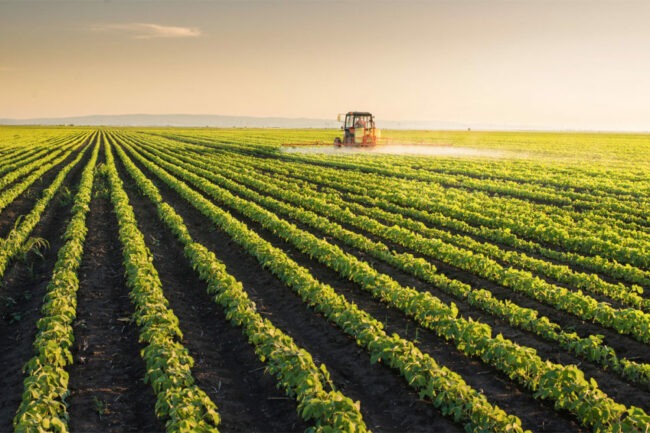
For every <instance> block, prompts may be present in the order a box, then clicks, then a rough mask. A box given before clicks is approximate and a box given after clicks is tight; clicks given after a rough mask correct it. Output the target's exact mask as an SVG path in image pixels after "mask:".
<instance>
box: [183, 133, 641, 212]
mask: <svg viewBox="0 0 650 433" xmlns="http://www.w3.org/2000/svg"><path fill="white" fill-rule="evenodd" d="M185 139H186V140H188V141H192V142H200V143H202V144H207V145H212V144H214V143H213V140H209V141H207V142H206V141H205V140H198V139H197V137H196V136H192V137H185ZM247 142H248V143H249V144H247V145H240V144H239V143H237V144H235V143H228V147H230V148H231V149H233V150H238V151H242V150H244V149H245V153H248V154H262V155H263V156H268V155H269V154H271V155H272V156H273V157H276V158H278V157H279V158H282V159H284V160H287V161H291V162H298V161H300V162H305V163H309V164H318V165H323V166H330V167H337V168H346V169H352V170H356V171H359V170H360V171H363V172H365V173H376V174H381V175H383V176H388V177H391V178H398V179H404V180H418V181H423V182H426V183H435V184H438V185H442V186H444V187H446V188H463V189H470V190H473V191H485V192H487V193H489V194H498V195H499V196H509V197H514V198H523V199H526V200H532V201H537V202H542V203H553V204H555V205H559V206H565V207H566V206H575V207H576V208H579V209H580V210H582V209H591V208H595V211H602V215H604V216H606V217H608V216H609V217H614V218H623V219H624V220H629V219H630V217H631V216H632V215H637V217H636V218H634V219H633V220H635V221H642V222H643V221H645V222H647V220H644V219H643V218H644V217H645V211H644V210H643V208H641V209H639V206H634V205H633V204H632V203H630V204H629V205H628V204H626V202H625V201H621V200H618V199H615V198H614V197H611V198H610V197H603V196H602V195H596V196H594V195H592V194H591V193H590V192H589V191H586V192H576V191H573V190H568V191H567V190H561V191H558V190H556V189H554V188H553V187H548V186H545V185H538V186H537V187H536V188H534V189H531V188H529V187H527V186H526V185H521V184H519V183H517V182H512V181H510V180H508V179H476V178H473V177H470V176H465V175H459V174H453V173H437V172H432V171H428V170H417V169H415V168H413V167H412V166H411V165H412V163H409V164H404V163H402V160H401V159H400V158H398V157H392V158H391V159H390V160H380V159H372V160H368V159H361V158H357V159H355V158H353V157H352V158H351V157H349V156H347V155H346V156H345V157H344V158H343V157H336V156H332V155H328V156H327V157H323V156H320V155H303V154H277V153H276V152H275V150H274V149H264V148H261V147H259V144H260V143H259V142H255V146H253V145H251V144H250V143H252V142H254V141H253V140H247ZM409 161H410V160H409ZM577 215H579V213H577Z"/></svg>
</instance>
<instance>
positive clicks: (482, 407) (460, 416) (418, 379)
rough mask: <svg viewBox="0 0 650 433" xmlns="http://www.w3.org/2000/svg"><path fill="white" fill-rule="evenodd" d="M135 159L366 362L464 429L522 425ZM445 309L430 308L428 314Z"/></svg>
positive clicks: (163, 174) (210, 207)
mask: <svg viewBox="0 0 650 433" xmlns="http://www.w3.org/2000/svg"><path fill="white" fill-rule="evenodd" d="M121 145H123V146H124V147H126V149H127V150H129V151H130V152H131V154H132V155H133V156H135V157H136V158H137V159H138V160H139V161H140V162H141V163H143V164H144V165H145V166H146V167H147V168H148V169H149V170H151V171H152V172H153V173H155V174H156V176H158V177H159V178H160V179H161V180H162V181H163V182H165V183H166V184H168V185H169V186H170V187H171V188H173V189H174V190H176V191H177V192H178V193H179V195H181V196H182V197H183V198H185V199H186V200H187V201H188V202H189V203H190V204H191V205H193V206H194V207H196V208H197V209H198V210H199V211H201V212H202V213H203V214H204V215H205V216H206V217H208V218H209V219H210V221H212V222H213V223H214V224H216V225H217V226H218V227H220V228H221V229H223V230H224V231H225V232H227V233H228V234H229V235H230V236H231V237H232V239H233V240H234V241H235V242H237V243H238V244H239V245H241V246H242V247H243V248H244V249H245V250H246V251H248V252H249V254H251V255H253V256H254V257H255V258H256V259H257V260H258V261H259V262H260V264H261V265H262V266H263V267H265V268H267V269H269V270H270V271H271V272H272V273H273V274H275V275H276V276H277V277H278V278H280V280H282V281H283V282H284V283H285V284H286V285H287V286H289V287H290V288H291V289H293V290H295V291H296V292H298V293H299V294H300V296H301V297H302V299H303V300H304V301H305V302H307V303H308V304H309V305H311V306H312V308H314V309H315V310H317V311H319V312H321V313H322V314H323V315H324V316H325V317H327V318H328V319H329V320H330V321H331V322H333V323H335V324H337V325H338V326H339V327H341V328H342V329H343V330H344V331H345V332H346V333H347V334H349V335H351V336H352V337H354V338H355V340H356V342H357V344H358V345H360V346H362V347H365V348H366V349H367V350H368V351H369V352H370V354H371V360H372V362H378V361H380V360H381V361H383V362H385V363H387V364H388V365H389V366H390V367H392V368H394V369H397V370H399V372H400V373H401V374H402V376H403V377H404V378H405V379H406V380H407V381H408V383H409V384H410V385H411V386H412V387H414V388H415V389H416V390H418V391H419V392H420V395H421V397H423V398H424V397H427V398H429V399H431V401H432V402H433V404H434V405H435V406H436V407H438V408H440V409H441V410H442V412H443V414H445V415H452V416H453V417H454V419H455V420H456V421H457V422H462V423H463V424H465V425H466V428H467V429H468V430H472V431H481V430H491V431H522V428H521V421H520V420H519V419H518V418H516V417H514V416H508V415H507V414H505V413H504V412H503V411H502V410H501V409H499V408H498V407H496V406H493V405H491V404H490V403H489V402H488V401H487V399H486V398H485V396H484V395H483V394H481V393H478V392H477V391H476V390H474V389H472V388H471V387H470V386H468V385H467V384H466V383H465V382H464V380H463V379H462V378H461V377H460V376H459V375H458V374H456V373H454V372H452V371H450V370H449V369H447V368H446V367H441V366H439V365H438V364H437V363H436V362H435V360H434V359H433V358H431V357H430V356H429V355H426V354H423V353H422V352H421V351H420V350H419V349H418V348H416V347H415V346H414V345H413V343H411V342H409V341H406V340H404V339H402V338H400V337H399V336H397V335H393V336H392V337H389V336H388V335H387V334H386V332H385V331H384V330H383V326H382V325H381V323H380V322H378V321H377V320H375V319H374V318H372V317H371V316H369V315H368V314H367V313H365V312H364V311H362V310H360V309H359V308H358V307H357V306H356V305H355V304H353V303H350V302H348V301H347V300H346V299H345V298H344V297H343V296H341V295H338V294H337V293H336V292H335V291H334V290H333V289H332V287H330V286H329V285H326V284H323V283H321V282H319V281H318V280H316V279H314V277H313V276H312V275H311V274H310V273H309V272H308V271H307V270H306V269H304V268H302V267H301V266H299V265H298V264H297V263H296V262H294V261H293V260H291V259H290V258H289V257H288V256H287V255H286V254H285V253H284V252H283V251H282V250H280V249H278V248H275V247H273V246H272V245H271V244H269V243H268V242H266V241H265V240H263V239H262V238H261V237H259V235H257V234H256V233H254V232H253V231H251V230H249V229H248V228H247V227H246V225H245V224H243V223H241V222H240V221H238V220H236V219H235V218H233V217H232V216H231V215H230V214H229V213H227V212H225V211H223V210H222V209H220V208H219V207H217V206H215V205H214V204H212V203H211V202H210V201H209V200H207V199H205V198H204V197H203V196H202V195H201V194H199V193H197V192H195V191H194V190H192V189H191V188H189V187H188V186H187V185H186V184H185V183H183V182H182V181H180V180H178V179H177V178H176V177H174V176H172V175H170V174H169V173H167V172H166V171H164V170H163V169H161V168H160V167H158V166H157V165H155V164H153V163H152V162H150V161H148V160H146V159H144V158H142V157H141V156H140V155H139V154H137V153H133V152H132V150H131V148H130V146H128V145H127V144H126V143H125V139H124V138H122V140H121ZM445 313H446V311H440V312H436V311H431V312H429V313H428V315H429V317H430V318H431V320H435V317H436V316H438V315H445Z"/></svg>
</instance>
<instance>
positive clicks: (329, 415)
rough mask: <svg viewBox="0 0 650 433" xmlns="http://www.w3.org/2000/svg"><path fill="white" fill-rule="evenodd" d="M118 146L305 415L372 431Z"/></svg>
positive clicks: (339, 427) (319, 426) (327, 427)
mask: <svg viewBox="0 0 650 433" xmlns="http://www.w3.org/2000/svg"><path fill="white" fill-rule="evenodd" d="M116 149H117V153H118V155H119V156H120V159H121V160H122V162H123V164H124V166H125V168H126V171H127V172H128V173H129V174H130V175H131V177H133V179H134V180H135V181H136V184H137V185H138V188H139V189H140V192H141V193H142V194H144V195H145V196H146V197H147V198H148V199H149V200H151V201H152V202H153V203H154V204H155V205H156V208H157V211H158V216H159V218H160V220H161V221H163V222H164V223H165V224H166V225H167V227H168V228H169V229H170V230H171V231H172V232H173V233H174V235H175V236H176V238H177V239H178V240H179V242H181V243H182V244H183V247H184V254H185V256H186V257H187V259H188V260H189V261H190V264H191V265H192V267H193V268H194V269H195V270H196V271H197V272H198V273H199V275H200V277H201V279H202V280H204V281H205V282H206V283H207V284H208V292H209V293H210V294H211V295H212V296H214V300H215V302H216V303H218V304H219V305H221V306H222V307H223V308H224V310H225V313H226V318H227V319H228V320H230V322H231V323H232V324H233V325H236V326H239V327H241V328H242V331H243V333H244V334H245V335H246V337H247V338H248V341H249V342H250V343H251V344H253V345H254V347H255V352H256V353H257V355H258V356H259V358H260V360H262V361H263V362H265V363H266V366H267V367H266V369H267V371H268V372H269V373H271V374H273V375H275V376H276V378H277V380H278V386H280V387H282V388H283V389H284V390H285V392H286V393H287V394H288V395H289V396H290V397H294V398H296V399H297V401H298V411H299V413H301V415H302V416H303V418H305V419H306V420H309V419H315V420H316V429H315V431H324V432H325V431H344V432H350V433H354V432H358V433H361V432H364V431H367V429H366V426H365V423H364V422H363V419H362V417H361V413H360V412H359V404H358V403H354V402H353V401H352V400H350V399H349V398H347V397H345V396H344V395H343V394H342V393H340V392H339V391H335V390H332V389H330V390H329V391H328V390H326V388H328V387H329V388H332V386H331V381H330V379H329V373H328V372H327V369H326V368H325V365H321V366H320V367H317V366H316V364H315V363H314V361H313V360H312V357H311V355H310V354H309V353H308V352H307V351H305V350H304V349H301V348H299V347H298V346H297V345H296V343H295V342H294V341H293V339H292V338H291V337H289V336H288V335H286V334H284V333H283V332H282V331H281V330H279V329H278V328H276V327H275V326H274V325H273V324H272V323H271V322H270V321H269V320H268V319H264V318H262V316H260V314H259V313H257V311H256V307H255V304H254V303H253V302H252V301H251V300H250V298H249V297H248V295H247V293H246V292H245V291H244V288H243V287H242V285H241V283H240V282H238V281H237V280H235V278H233V277H232V276H231V275H229V274H228V272H227V270H226V267H225V266H224V265H223V263H221V262H219V261H218V260H217V259H216V257H215V255H214V253H212V252H211V251H209V250H208V249H207V248H205V247H204V246H203V245H201V244H200V243H198V242H194V241H193V240H192V237H191V236H190V234H189V232H188V230H187V227H186V226H185V224H184V223H183V220H182V218H181V217H180V216H179V215H178V214H177V213H176V212H175V211H174V209H173V208H172V207H171V206H169V205H168V204H167V203H165V202H164V201H163V199H162V197H161V196H160V193H159V191H158V189H157V188H156V186H155V185H154V184H153V183H152V182H151V181H150V180H149V179H148V178H147V177H146V176H145V175H144V174H143V173H142V172H141V171H140V170H139V169H138V168H137V167H136V166H135V165H133V163H132V162H131V160H130V159H129V158H128V156H127V155H126V154H125V153H124V151H123V150H122V149H121V148H119V147H117V148H116Z"/></svg>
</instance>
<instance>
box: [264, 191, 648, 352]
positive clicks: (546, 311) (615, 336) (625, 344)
mask: <svg viewBox="0 0 650 433" xmlns="http://www.w3.org/2000/svg"><path fill="white" fill-rule="evenodd" d="M253 189H254V188H253ZM258 192H259V191H258ZM379 221H380V222H382V220H379ZM336 222H337V223H338V224H340V225H341V226H342V227H344V228H346V229H348V230H351V231H354V232H359V233H361V234H363V235H364V236H366V237H367V238H369V239H371V240H373V241H378V242H382V243H384V244H386V245H387V246H388V247H389V248H390V249H391V250H394V251H397V252H408V253H410V254H413V255H414V256H415V257H420V258H424V259H426V260H427V261H429V262H431V263H432V264H434V265H435V266H436V268H437V269H438V271H439V272H440V273H442V274H444V275H446V276H448V277H450V278H453V279H457V280H459V281H462V282H464V283H466V284H469V285H471V286H472V287H475V288H477V287H478V288H485V289H488V290H489V291H490V292H492V294H493V295H494V297H496V298H497V299H509V300H512V301H513V302H516V303H517V304H518V305H520V306H522V307H527V308H532V309H534V310H537V311H539V312H540V314H542V315H545V316H547V317H548V318H549V319H551V320H552V321H554V322H556V323H558V324H560V325H561V326H562V327H563V329H565V330H568V331H569V332H573V331H576V332H578V334H580V335H583V336H584V335H592V334H593V335H598V334H600V335H603V336H604V337H605V343H606V344H608V345H610V346H612V347H613V348H614V349H615V350H616V353H617V354H618V355H619V356H621V357H623V356H625V357H628V358H629V359H631V360H636V361H640V362H647V361H650V351H649V349H648V347H647V345H645V344H643V343H641V342H639V341H637V340H636V339H634V338H633V337H631V336H627V335H621V334H619V333H618V332H616V331H615V330H611V329H608V328H604V327H602V326H600V325H598V324H595V323H591V322H587V321H584V320H581V319H579V318H577V317H575V316H573V315H571V314H569V313H566V312H563V311H560V310H558V309H556V308H554V307H552V306H549V305H546V304H544V303H542V302H539V301H537V300H535V299H532V298H530V297H528V296H526V295H523V294H520V293H516V292H514V291H512V290H510V289H508V288H505V287H503V286H501V285H499V284H497V283H495V282H493V281H490V280H487V279H485V278H482V277H479V276H477V275H474V274H471V273H469V272H467V271H464V270H462V269H458V268H456V267H454V266H452V265H449V264H446V263H444V262H441V261H439V260H435V259H432V258H431V257H428V256H424V255H422V254H419V253H416V252H413V251H410V250H408V249H406V248H404V247H402V246H401V245H398V244H395V243H392V242H388V241H386V240H385V239H383V238H379V237H378V236H376V235H374V234H372V233H369V232H367V231H365V230H363V229H358V228H356V227H353V226H351V225H349V224H346V223H341V222H339V221H336ZM423 223H424V224H425V225H427V223H426V222H423ZM442 229H443V230H446V229H444V228H442ZM307 230H309V229H308V228H307ZM333 242H334V243H337V244H338V245H341V243H340V242H337V241H333ZM495 245H497V246H499V247H500V248H501V246H500V245H498V244H495ZM546 281H548V282H550V283H553V284H557V283H556V282H555V281H553V280H551V279H546ZM562 287H567V286H565V285H562ZM588 295H590V296H592V295H591V294H589V293H588ZM436 296H439V297H441V298H445V297H448V295H445V294H444V293H442V292H440V291H437V292H436ZM594 297H595V298H596V299H597V300H603V301H610V300H608V299H606V298H605V297H599V296H594ZM448 298H449V299H450V300H453V299H452V298H451V297H448ZM610 303H612V302H610ZM612 304H613V307H616V303H612ZM474 314H481V313H474Z"/></svg>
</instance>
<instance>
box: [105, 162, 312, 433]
mask: <svg viewBox="0 0 650 433" xmlns="http://www.w3.org/2000/svg"><path fill="white" fill-rule="evenodd" d="M116 157H117V155H116ZM116 162H118V167H119V173H120V177H121V178H122V179H123V181H124V183H125V187H126V190H127V194H128V195H129V201H130V203H131V205H132V206H133V208H134V212H135V216H136V219H137V221H138V227H139V229H140V230H141V231H142V232H143V234H144V235H145V241H146V243H147V247H148V248H149V249H150V250H151V252H152V253H153V256H154V266H155V267H156V270H157V271H158V275H159V276H160V280H161V282H162V284H163V290H164V292H165V296H166V298H167V299H168V300H169V305H170V308H171V309H172V310H173V311H174V314H176V316H177V317H178V318H179V322H180V325H179V326H180V328H181V331H182V332H183V336H184V337H183V341H182V343H183V344H184V345H185V347H187V348H188V350H189V351H190V354H191V356H192V357H193V358H194V360H195V365H194V367H193V368H192V373H193V375H194V377H195V379H196V381H197V384H198V385H199V386H200V387H201V389H203V390H204V391H205V392H206V393H207V394H208V396H209V397H210V398H211V399H212V401H214V402H215V404H216V405H217V407H218V410H219V415H220V416H221V424H220V426H219V429H220V430H222V431H230V432H284V431H304V430H305V429H306V428H307V427H308V425H307V424H306V423H305V422H304V421H302V419H301V418H300V417H299V414H298V412H297V403H296V401H295V400H294V399H293V398H289V397H287V396H286V395H285V394H284V392H283V391H282V390H280V389H277V388H276V384H277V382H276V381H275V379H274V378H273V377H272V376H270V375H268V374H265V372H264V366H265V365H264V364H263V363H262V362H261V361H260V360H259V359H258V358H257V356H256V355H255V353H254V349H253V346H252V345H251V344H249V343H248V341H247V339H246V337H245V336H244V335H243V334H242V332H241V329H240V328H238V327H233V326H232V325H231V324H230V322H229V321H228V320H227V319H226V317H225V314H224V312H223V310H222V309H221V308H220V307H219V305H217V304H216V303H214V302H213V301H212V300H211V299H210V296H209V295H208V293H207V285H206V283H204V282H203V281H201V280H200V279H199V277H198V274H197V273H196V272H194V270H193V269H192V268H191V266H190V264H189V262H188V260H187V259H186V258H185V257H184V256H183V248H182V244H180V243H179V242H178V241H177V240H176V239H175V237H174V236H173V234H172V233H171V232H170V231H169V229H168V228H167V227H166V226H165V225H163V223H161V222H160V220H159V218H158V215H157V213H156V209H155V206H154V205H153V204H152V203H151V202H150V201H149V200H148V199H147V198H146V197H143V196H141V195H140V194H139V192H138V190H137V186H136V185H135V184H134V183H133V181H132V179H131V178H130V177H129V175H128V174H127V173H126V171H125V170H123V167H122V166H121V164H119V163H120V161H119V159H117V158H116Z"/></svg>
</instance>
